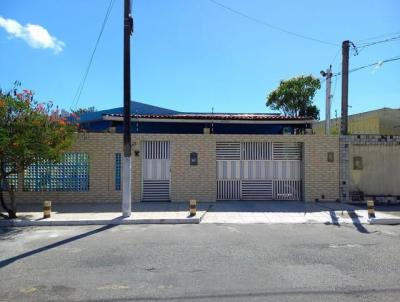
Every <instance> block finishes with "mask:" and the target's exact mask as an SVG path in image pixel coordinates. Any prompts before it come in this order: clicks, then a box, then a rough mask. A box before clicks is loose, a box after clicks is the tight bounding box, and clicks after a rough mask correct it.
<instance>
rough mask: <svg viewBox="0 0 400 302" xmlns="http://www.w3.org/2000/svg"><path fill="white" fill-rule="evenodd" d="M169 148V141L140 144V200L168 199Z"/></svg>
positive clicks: (169, 176)
mask: <svg viewBox="0 0 400 302" xmlns="http://www.w3.org/2000/svg"><path fill="white" fill-rule="evenodd" d="M170 164H171V150H170V142H169V141H144V142H143V144H142V200H143V201H168V200H170V179H171V172H170Z"/></svg>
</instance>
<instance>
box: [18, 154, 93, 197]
mask: <svg viewBox="0 0 400 302" xmlns="http://www.w3.org/2000/svg"><path fill="white" fill-rule="evenodd" d="M88 190H89V155H88V154H86V153H65V154H64V156H63V158H62V159H61V161H60V162H57V163H52V162H50V161H46V160H45V161H42V162H39V163H36V164H33V165H31V166H29V167H28V168H27V169H26V170H25V173H24V191H30V192H32V191H33V192H35V191H64V192H75V191H88Z"/></svg>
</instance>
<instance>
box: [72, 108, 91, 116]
mask: <svg viewBox="0 0 400 302" xmlns="http://www.w3.org/2000/svg"><path fill="white" fill-rule="evenodd" d="M96 111H97V109H96V108H95V107H94V106H91V107H87V108H78V109H76V110H72V114H74V115H76V116H81V115H82V114H86V113H90V112H96Z"/></svg>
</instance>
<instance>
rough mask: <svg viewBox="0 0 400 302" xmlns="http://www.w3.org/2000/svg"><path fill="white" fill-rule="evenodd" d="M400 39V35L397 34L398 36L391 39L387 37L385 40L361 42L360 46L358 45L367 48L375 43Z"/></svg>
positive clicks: (360, 47)
mask: <svg viewBox="0 0 400 302" xmlns="http://www.w3.org/2000/svg"><path fill="white" fill-rule="evenodd" d="M397 40H400V35H398V36H396V37H392V38H389V39H385V40H380V41H375V42H371V43H364V44H360V45H359V46H357V47H358V48H359V49H362V48H365V47H369V46H372V45H375V44H381V43H386V42H393V41H397Z"/></svg>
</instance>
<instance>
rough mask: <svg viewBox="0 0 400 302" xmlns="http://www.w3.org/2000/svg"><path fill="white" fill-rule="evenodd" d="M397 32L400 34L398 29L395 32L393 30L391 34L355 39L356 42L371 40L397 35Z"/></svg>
mask: <svg viewBox="0 0 400 302" xmlns="http://www.w3.org/2000/svg"><path fill="white" fill-rule="evenodd" d="M398 34H400V31H397V32H394V33H391V34H383V35H379V36H374V37H370V38H366V39H362V40H358V41H356V43H361V42H365V41H371V40H375V39H381V38H387V37H390V36H395V35H398Z"/></svg>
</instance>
